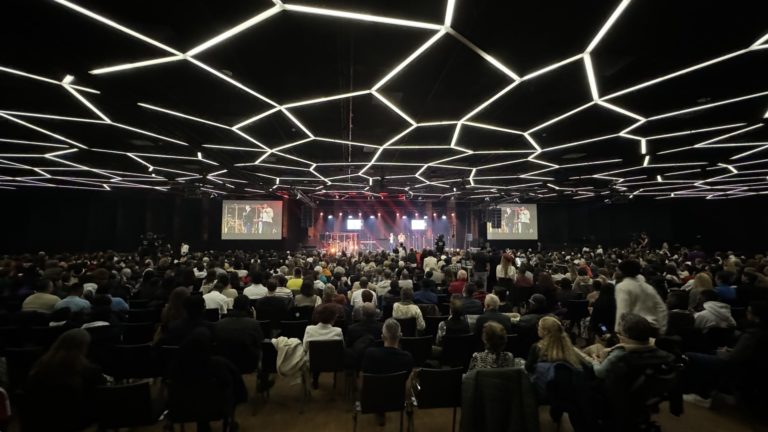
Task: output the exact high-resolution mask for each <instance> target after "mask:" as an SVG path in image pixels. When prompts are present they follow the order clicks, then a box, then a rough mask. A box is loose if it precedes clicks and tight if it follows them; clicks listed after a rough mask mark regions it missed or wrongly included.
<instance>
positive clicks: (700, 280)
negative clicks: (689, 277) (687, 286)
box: [693, 272, 714, 290]
mask: <svg viewBox="0 0 768 432" xmlns="http://www.w3.org/2000/svg"><path fill="white" fill-rule="evenodd" d="M693 286H694V287H696V288H699V289H703V290H709V289H712V288H714V285H713V284H712V278H710V277H709V274H708V273H706V272H701V273H699V274H697V275H696V277H694V278H693Z"/></svg>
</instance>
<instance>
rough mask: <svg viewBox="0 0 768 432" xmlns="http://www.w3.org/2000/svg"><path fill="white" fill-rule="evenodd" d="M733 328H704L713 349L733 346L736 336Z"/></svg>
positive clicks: (705, 335)
mask: <svg viewBox="0 0 768 432" xmlns="http://www.w3.org/2000/svg"><path fill="white" fill-rule="evenodd" d="M734 333H735V332H734V329H733V328H723V327H711V328H708V329H706V330H704V337H705V339H706V340H707V343H708V345H709V346H710V347H712V348H713V349H716V348H719V347H724V346H732V344H733V338H734Z"/></svg>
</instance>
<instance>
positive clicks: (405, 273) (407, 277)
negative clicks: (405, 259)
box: [400, 270, 411, 280]
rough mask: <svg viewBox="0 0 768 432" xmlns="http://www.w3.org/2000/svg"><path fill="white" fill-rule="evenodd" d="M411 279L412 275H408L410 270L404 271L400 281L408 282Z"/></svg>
mask: <svg viewBox="0 0 768 432" xmlns="http://www.w3.org/2000/svg"><path fill="white" fill-rule="evenodd" d="M410 278H411V274H410V273H408V270H403V272H402V273H400V280H408V279H410Z"/></svg>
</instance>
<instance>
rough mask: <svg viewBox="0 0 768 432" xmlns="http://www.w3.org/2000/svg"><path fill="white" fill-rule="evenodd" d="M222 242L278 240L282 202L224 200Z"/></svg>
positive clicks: (280, 234)
mask: <svg viewBox="0 0 768 432" xmlns="http://www.w3.org/2000/svg"><path fill="white" fill-rule="evenodd" d="M221 209H222V216H221V239H222V240H280V239H281V238H282V237H283V202H282V201H239V200H238V201H234V200H225V201H223V202H222V205H221Z"/></svg>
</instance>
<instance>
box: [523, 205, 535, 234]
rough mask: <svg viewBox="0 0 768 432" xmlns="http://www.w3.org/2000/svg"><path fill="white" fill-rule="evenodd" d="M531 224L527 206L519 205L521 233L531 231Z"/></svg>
mask: <svg viewBox="0 0 768 432" xmlns="http://www.w3.org/2000/svg"><path fill="white" fill-rule="evenodd" d="M530 226H531V212H530V211H528V208H526V207H521V210H520V229H521V231H520V232H521V233H529V232H532V231H531V229H530Z"/></svg>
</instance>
